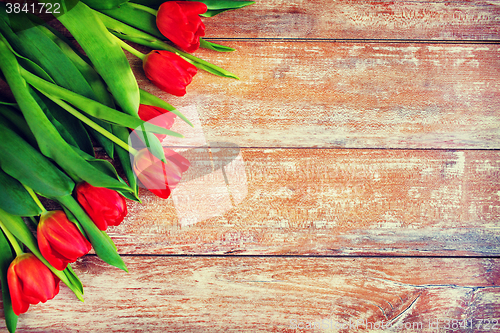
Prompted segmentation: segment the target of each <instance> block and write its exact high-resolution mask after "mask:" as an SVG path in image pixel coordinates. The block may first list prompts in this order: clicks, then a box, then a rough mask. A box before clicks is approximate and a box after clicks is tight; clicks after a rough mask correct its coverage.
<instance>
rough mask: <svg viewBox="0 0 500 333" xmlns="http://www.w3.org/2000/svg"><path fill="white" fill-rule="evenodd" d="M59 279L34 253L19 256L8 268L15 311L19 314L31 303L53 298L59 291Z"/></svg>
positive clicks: (8, 281)
mask: <svg viewBox="0 0 500 333" xmlns="http://www.w3.org/2000/svg"><path fill="white" fill-rule="evenodd" d="M59 281H60V280H59V278H58V277H57V276H55V275H54V273H52V272H51V271H50V269H49V268H48V267H47V266H45V265H44V264H43V263H42V262H41V261H40V260H39V259H38V258H37V257H35V255H34V254H32V253H24V254H21V255H19V256H17V257H16V258H15V259H14V260H13V261H12V263H11V264H10V266H9V269H8V270H7V283H8V285H9V291H10V297H11V299H12V309H13V310H14V313H15V314H16V315H18V316H19V315H20V314H21V313H25V312H26V311H28V308H29V306H30V304H38V303H39V302H42V303H45V302H47V300H49V299H53V298H54V297H55V296H56V295H57V294H58V293H59ZM2 287H3V286H2Z"/></svg>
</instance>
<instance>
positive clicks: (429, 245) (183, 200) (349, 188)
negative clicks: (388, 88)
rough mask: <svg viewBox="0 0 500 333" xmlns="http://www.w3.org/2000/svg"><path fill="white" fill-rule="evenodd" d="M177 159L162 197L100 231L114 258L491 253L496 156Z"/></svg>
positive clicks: (224, 154) (280, 154)
mask: <svg viewBox="0 0 500 333" xmlns="http://www.w3.org/2000/svg"><path fill="white" fill-rule="evenodd" d="M183 154H184V156H186V157H187V158H188V159H189V160H190V161H191V164H192V166H191V169H190V170H189V171H188V172H187V173H186V174H185V175H184V178H183V181H182V182H181V184H179V185H178V187H177V188H176V189H175V190H174V192H173V194H172V196H171V198H169V199H168V200H163V199H159V198H157V197H155V196H154V195H152V194H150V193H149V192H148V191H146V190H143V191H141V193H140V195H141V198H142V199H143V204H138V203H132V202H129V203H130V204H129V216H128V217H127V218H126V220H125V221H124V222H123V223H122V224H121V225H120V226H118V227H116V228H111V229H108V231H109V233H110V235H111V236H112V238H113V239H114V241H115V242H116V244H117V246H118V249H119V251H120V252H121V253H129V254H130V253H134V254H148V253H157V254H171V253H172V254H194V253H198V254H203V253H207V254H210V253H216V254H222V253H244V254H317V255H331V254H341V255H345V254H363V255H369V254H372V255H375V254H405V255H428V254H435V255H471V254H472V255H499V254H500V248H499V246H498V244H499V237H500V230H499V229H498V221H499V217H500V196H499V195H500V177H499V176H498V175H499V172H500V152H499V151H444V150H369V149H368V150H363V149H359V150H358V149H354V150H353V149H346V150H345V149H338V150H337V149H238V148H224V149H219V148H212V149H211V150H210V151H207V150H206V149H190V150H188V151H184V153H183ZM210 155H212V158H211V159H210V157H209V156H210ZM224 158H225V159H224ZM212 163H213V166H212ZM213 169H215V170H214V171H212V170H213Z"/></svg>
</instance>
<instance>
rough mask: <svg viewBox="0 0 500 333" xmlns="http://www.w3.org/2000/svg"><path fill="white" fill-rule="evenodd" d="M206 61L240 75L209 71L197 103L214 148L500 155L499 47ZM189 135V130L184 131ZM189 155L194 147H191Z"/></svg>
mask: <svg viewBox="0 0 500 333" xmlns="http://www.w3.org/2000/svg"><path fill="white" fill-rule="evenodd" d="M227 44H228V45H229V46H232V47H235V48H236V49H237V51H236V52H232V53H230V54H220V53H219V54H217V53H215V52H205V51H204V52H198V53H197V55H198V56H200V57H201V58H203V59H206V60H208V61H211V62H213V63H215V64H217V65H220V66H222V67H224V68H226V69H227V70H229V71H231V72H233V73H235V74H237V75H238V76H239V77H240V78H241V80H240V81H237V80H230V79H224V78H220V77H217V76H214V75H212V74H208V73H206V72H202V71H200V72H199V74H197V76H195V78H194V81H193V83H192V84H191V85H190V86H189V87H188V94H187V95H186V96H184V97H182V98H174V97H172V96H170V95H168V94H165V93H162V91H161V90H159V89H157V88H156V87H154V86H152V85H151V83H150V82H149V81H148V80H147V79H146V78H145V76H144V74H143V71H142V67H141V66H142V65H141V64H140V62H138V61H137V60H136V59H133V58H131V61H132V62H133V65H134V70H135V74H136V77H137V78H138V81H139V83H140V85H141V86H143V87H144V88H145V89H147V90H149V91H151V92H153V93H154V94H156V95H158V96H161V97H162V98H164V99H165V100H167V101H169V102H170V103H171V104H172V105H175V106H176V107H178V108H179V109H181V110H182V109H183V108H196V110H197V114H195V116H197V117H199V118H200V120H201V126H202V127H203V133H204V135H205V138H206V140H207V141H224V142H232V143H234V144H237V145H239V146H241V147H320V148H321V147H341V148H439V149H443V148H452V149H459V148H465V149H498V148H500V131H499V130H498V129H499V128H500V113H499V110H500V98H499V97H500V83H499V80H498V78H499V77H500V49H499V46H498V45H467V46H463V45H447V44H440V45H434V44H427V45H423V44H377V43H326V42H230V43H227ZM179 130H182V131H185V130H187V129H186V128H179ZM185 144H186V145H189V142H186V143H185Z"/></svg>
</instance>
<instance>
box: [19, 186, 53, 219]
mask: <svg viewBox="0 0 500 333" xmlns="http://www.w3.org/2000/svg"><path fill="white" fill-rule="evenodd" d="M22 185H23V186H24V188H25V189H26V191H28V193H29V194H30V196H31V198H32V199H33V201H34V202H35V203H36V204H37V206H38V207H40V209H41V210H42V213H45V212H46V211H47V210H46V209H45V207H44V206H43V205H42V203H41V202H40V199H38V196H37V195H36V193H35V191H33V189H32V188H31V187H28V186H26V185H24V184H22Z"/></svg>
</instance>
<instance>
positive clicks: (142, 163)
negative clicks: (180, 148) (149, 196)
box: [134, 148, 190, 199]
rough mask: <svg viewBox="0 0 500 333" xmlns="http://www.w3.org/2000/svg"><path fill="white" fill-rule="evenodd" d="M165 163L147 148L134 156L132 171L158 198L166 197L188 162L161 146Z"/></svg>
mask: <svg viewBox="0 0 500 333" xmlns="http://www.w3.org/2000/svg"><path fill="white" fill-rule="evenodd" d="M163 151H164V152H165V159H166V160H167V163H164V162H162V161H161V160H159V159H158V158H157V157H156V156H154V155H153V154H152V153H151V152H150V151H149V150H147V149H142V150H140V151H139V153H138V154H137V155H136V156H135V158H134V173H135V174H136V176H137V179H138V180H139V181H140V182H141V184H142V185H143V186H144V187H146V188H147V189H148V190H150V191H151V192H153V193H154V194H155V195H157V196H158V197H160V198H163V199H167V198H168V197H169V196H170V192H171V191H172V190H173V189H174V188H175V187H176V186H177V184H178V183H179V181H180V180H181V177H182V173H184V172H185V171H187V169H188V168H189V166H190V163H189V161H188V160H187V159H185V158H184V157H182V156H181V155H179V154H177V153H176V152H174V151H173V150H171V149H168V148H163Z"/></svg>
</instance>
